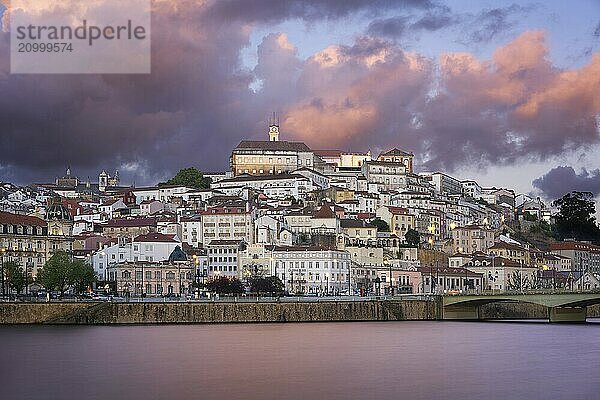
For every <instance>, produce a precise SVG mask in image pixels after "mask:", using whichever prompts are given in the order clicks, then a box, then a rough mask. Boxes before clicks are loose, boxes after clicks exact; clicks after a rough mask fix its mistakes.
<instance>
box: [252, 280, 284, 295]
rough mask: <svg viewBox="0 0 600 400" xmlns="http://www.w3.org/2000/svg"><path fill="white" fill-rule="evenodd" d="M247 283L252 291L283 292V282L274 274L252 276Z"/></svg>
mask: <svg viewBox="0 0 600 400" xmlns="http://www.w3.org/2000/svg"><path fill="white" fill-rule="evenodd" d="M249 283H250V291H251V292H253V293H277V294H281V293H283V282H281V279H279V278H278V277H276V276H268V277H253V278H250V279H249Z"/></svg>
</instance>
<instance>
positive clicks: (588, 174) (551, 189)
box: [533, 166, 600, 199]
mask: <svg viewBox="0 0 600 400" xmlns="http://www.w3.org/2000/svg"><path fill="white" fill-rule="evenodd" d="M533 186H534V187H536V188H538V189H540V190H541V191H542V192H543V193H544V194H545V195H546V196H547V197H548V198H550V199H557V198H559V197H561V196H563V195H564V194H565V193H567V192H568V191H572V190H577V191H580V192H591V193H593V194H594V196H597V195H598V194H600V170H598V169H595V170H593V171H587V170H585V169H583V170H582V171H581V173H579V174H578V173H576V172H575V170H574V169H573V167H568V166H559V167H556V168H553V169H551V170H550V171H548V173H546V174H545V175H543V176H541V177H539V178H537V179H536V180H534V181H533Z"/></svg>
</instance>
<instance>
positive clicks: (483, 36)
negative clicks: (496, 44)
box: [468, 4, 534, 43]
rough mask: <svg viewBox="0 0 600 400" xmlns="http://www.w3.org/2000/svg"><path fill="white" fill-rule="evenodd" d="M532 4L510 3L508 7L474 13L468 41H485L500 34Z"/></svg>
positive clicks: (532, 7) (512, 24)
mask: <svg viewBox="0 0 600 400" xmlns="http://www.w3.org/2000/svg"><path fill="white" fill-rule="evenodd" d="M533 9H534V6H520V5H518V4H511V5H510V6H508V7H499V8H492V9H488V10H484V11H482V12H481V13H479V14H477V15H475V16H474V17H473V19H472V22H471V23H470V24H469V25H470V26H471V32H470V34H469V35H468V41H469V42H474V43H485V42H489V41H491V40H492V39H495V38H496V37H497V36H499V35H500V34H502V33H504V32H506V31H508V30H510V29H511V28H513V27H514V26H515V25H516V24H517V22H518V21H519V18H523V17H524V16H526V15H527V13H529V12H530V11H532V10H533Z"/></svg>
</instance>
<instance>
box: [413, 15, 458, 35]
mask: <svg viewBox="0 0 600 400" xmlns="http://www.w3.org/2000/svg"><path fill="white" fill-rule="evenodd" d="M457 22H458V18H457V17H456V16H453V15H452V14H450V12H449V10H446V11H445V12H437V13H427V14H425V15H424V16H423V17H422V18H420V19H419V20H418V21H417V22H415V23H414V24H412V26H411V27H412V28H413V29H423V30H427V31H437V30H440V29H443V28H446V27H448V26H451V25H454V24H455V23H457Z"/></svg>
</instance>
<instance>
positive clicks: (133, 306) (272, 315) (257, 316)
mask: <svg viewBox="0 0 600 400" xmlns="http://www.w3.org/2000/svg"><path fill="white" fill-rule="evenodd" d="M480 316H481V318H483V319H533V318H542V319H545V318H548V311H547V309H546V307H542V306H538V305H535V304H524V303H495V304H488V305H485V306H483V307H482V308H481V310H480ZM588 317H600V305H595V306H592V307H588ZM438 319H441V309H440V302H439V301H418V300H411V301H406V300H405V301H400V300H392V301H379V300H377V301H356V302H346V301H339V302H297V303H294V302H289V303H288V302H281V303H275V302H273V303H226V302H216V303H209V302H200V303H194V302H190V303H183V302H182V303H177V302H172V303H110V302H106V303H0V324H89V325H96V324H178V323H182V324H187V323H236V322H237V323H243V322H336V321H410V320H438Z"/></svg>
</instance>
